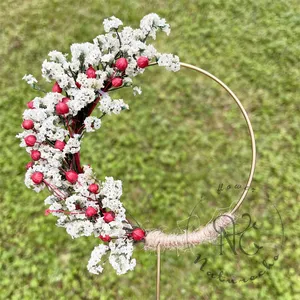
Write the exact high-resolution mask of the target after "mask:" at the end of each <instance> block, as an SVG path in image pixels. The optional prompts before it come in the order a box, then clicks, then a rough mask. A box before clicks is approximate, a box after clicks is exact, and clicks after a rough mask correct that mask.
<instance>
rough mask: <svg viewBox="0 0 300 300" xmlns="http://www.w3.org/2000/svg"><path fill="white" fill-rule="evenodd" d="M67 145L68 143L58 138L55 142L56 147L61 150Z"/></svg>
mask: <svg viewBox="0 0 300 300" xmlns="http://www.w3.org/2000/svg"><path fill="white" fill-rule="evenodd" d="M65 146H66V143H65V142H62V141H59V140H57V141H56V142H55V144H54V148H56V149H59V150H60V151H63V150H64V148H65Z"/></svg>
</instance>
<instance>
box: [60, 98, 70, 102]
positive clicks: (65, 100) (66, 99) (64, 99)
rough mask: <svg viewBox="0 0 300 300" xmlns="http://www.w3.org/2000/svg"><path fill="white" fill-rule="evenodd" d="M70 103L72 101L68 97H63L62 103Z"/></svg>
mask: <svg viewBox="0 0 300 300" xmlns="http://www.w3.org/2000/svg"><path fill="white" fill-rule="evenodd" d="M68 101H70V98H68V97H63V98H62V99H61V102H62V103H68Z"/></svg>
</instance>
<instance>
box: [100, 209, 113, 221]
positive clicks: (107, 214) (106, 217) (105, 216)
mask: <svg viewBox="0 0 300 300" xmlns="http://www.w3.org/2000/svg"><path fill="white" fill-rule="evenodd" d="M114 219H115V213H114V212H113V211H109V212H105V213H103V220H104V221H105V222H106V223H109V222H112V221H113V220H114Z"/></svg>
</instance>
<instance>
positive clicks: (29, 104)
mask: <svg viewBox="0 0 300 300" xmlns="http://www.w3.org/2000/svg"><path fill="white" fill-rule="evenodd" d="M27 107H28V108H30V109H34V106H33V100H31V101H29V102H27Z"/></svg>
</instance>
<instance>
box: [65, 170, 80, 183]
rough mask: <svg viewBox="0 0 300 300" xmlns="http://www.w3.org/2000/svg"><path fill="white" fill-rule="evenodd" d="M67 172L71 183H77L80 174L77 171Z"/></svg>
mask: <svg viewBox="0 0 300 300" xmlns="http://www.w3.org/2000/svg"><path fill="white" fill-rule="evenodd" d="M65 174H66V179H67V180H68V181H69V182H70V183H75V182H76V181H77V179H78V174H77V173H76V172H75V171H67V172H66V173H65Z"/></svg>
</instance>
